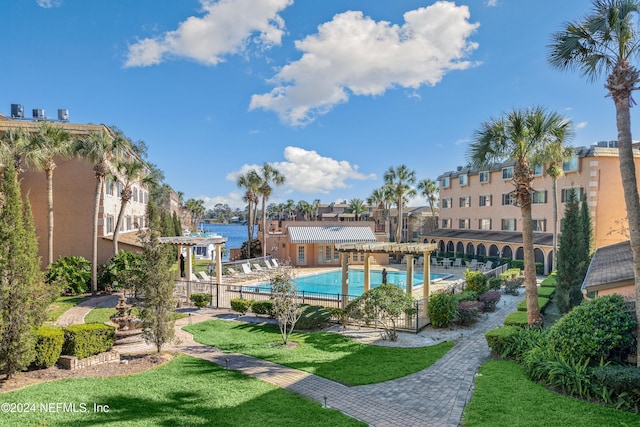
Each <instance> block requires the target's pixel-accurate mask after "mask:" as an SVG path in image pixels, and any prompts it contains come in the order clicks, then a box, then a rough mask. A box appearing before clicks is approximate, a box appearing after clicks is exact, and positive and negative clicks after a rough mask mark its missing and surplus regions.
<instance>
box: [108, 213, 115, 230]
mask: <svg viewBox="0 0 640 427" xmlns="http://www.w3.org/2000/svg"><path fill="white" fill-rule="evenodd" d="M114 224H115V223H114V221H113V215H107V234H111V233H113V226H114Z"/></svg>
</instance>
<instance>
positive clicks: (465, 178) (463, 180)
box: [458, 173, 469, 186]
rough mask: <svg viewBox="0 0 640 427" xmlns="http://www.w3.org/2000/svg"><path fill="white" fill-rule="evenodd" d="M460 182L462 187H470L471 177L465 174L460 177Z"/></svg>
mask: <svg viewBox="0 0 640 427" xmlns="http://www.w3.org/2000/svg"><path fill="white" fill-rule="evenodd" d="M458 182H459V183H460V186H464V185H469V175H467V174H466V173H465V174H463V175H460V176H458Z"/></svg>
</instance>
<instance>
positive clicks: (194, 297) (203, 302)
mask: <svg viewBox="0 0 640 427" xmlns="http://www.w3.org/2000/svg"><path fill="white" fill-rule="evenodd" d="M189 299H190V300H191V302H192V303H193V305H195V306H196V307H197V308H204V307H206V306H208V305H209V304H211V294H207V293H196V294H191V296H190V297H189Z"/></svg>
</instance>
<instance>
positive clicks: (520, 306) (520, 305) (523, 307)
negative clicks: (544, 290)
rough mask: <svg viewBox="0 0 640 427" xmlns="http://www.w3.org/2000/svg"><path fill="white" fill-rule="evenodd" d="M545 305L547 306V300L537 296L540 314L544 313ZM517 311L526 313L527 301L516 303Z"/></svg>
mask: <svg viewBox="0 0 640 427" xmlns="http://www.w3.org/2000/svg"><path fill="white" fill-rule="evenodd" d="M547 305H549V298H546V297H541V296H538V307H540V312H541V313H544V310H545V309H546V308H547ZM518 311H527V300H524V301H520V302H519V303H518Z"/></svg>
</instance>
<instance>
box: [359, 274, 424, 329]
mask: <svg viewBox="0 0 640 427" xmlns="http://www.w3.org/2000/svg"><path fill="white" fill-rule="evenodd" d="M414 310H415V302H414V300H413V298H412V297H411V295H408V294H407V293H406V292H404V291H403V290H402V289H400V288H399V287H397V286H396V285H392V284H390V283H386V284H383V285H380V286H377V287H375V288H373V289H371V290H369V291H367V292H365V293H364V294H362V295H360V296H359V297H358V298H356V299H354V300H353V301H351V302H350V303H349V305H348V306H347V311H348V312H349V314H350V316H352V317H356V318H361V319H363V320H364V321H365V322H366V323H367V324H368V323H370V322H377V323H379V324H380V325H382V328H383V329H384V339H388V340H390V341H397V340H398V331H397V324H398V321H399V319H400V316H402V315H403V314H411V313H412V312H413V311H414Z"/></svg>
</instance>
